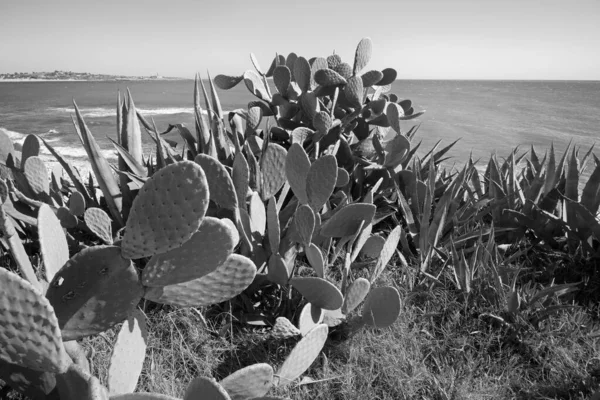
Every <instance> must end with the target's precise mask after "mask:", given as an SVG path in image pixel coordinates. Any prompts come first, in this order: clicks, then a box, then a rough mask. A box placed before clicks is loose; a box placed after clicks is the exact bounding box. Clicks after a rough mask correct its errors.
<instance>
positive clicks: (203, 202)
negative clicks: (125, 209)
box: [121, 161, 209, 259]
mask: <svg viewBox="0 0 600 400" xmlns="http://www.w3.org/2000/svg"><path fill="white" fill-rule="evenodd" d="M208 200H209V190H208V183H207V181H206V175H205V174H204V171H203V170H202V168H201V167H200V166H199V165H198V164H196V163H194V162H192V161H180V162H177V163H175V164H171V165H169V166H167V167H164V168H162V169H160V170H159V171H158V172H156V173H155V174H154V175H152V177H151V178H150V179H148V180H147V181H146V182H145V183H144V186H142V189H140V192H139V194H138V195H137V197H136V198H135V200H134V201H133V206H132V207H131V211H130V213H129V218H128V219H127V226H126V230H125V235H124V236H123V241H122V243H121V246H122V253H123V257H125V258H129V259H136V258H142V257H148V256H151V255H154V254H160V253H164V252H166V251H169V250H172V249H174V248H177V247H179V246H181V245H182V244H183V243H185V242H186V241H188V240H189V239H190V238H191V237H192V235H193V234H194V233H195V232H196V231H197V230H198V228H199V227H200V224H201V223H202V219H203V218H204V215H205V214H206V210H207V209H208Z"/></svg>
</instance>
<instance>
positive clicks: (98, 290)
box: [46, 246, 143, 340]
mask: <svg viewBox="0 0 600 400" xmlns="http://www.w3.org/2000/svg"><path fill="white" fill-rule="evenodd" d="M142 294H143V289H142V285H141V283H140V281H139V278H138V274H137V271H136V269H135V268H134V266H133V264H132V263H131V261H130V260H127V259H125V258H123V257H122V256H121V249H120V248H119V247H116V246H94V247H88V248H86V249H83V250H82V251H80V252H79V253H77V254H76V255H75V256H73V257H72V258H71V259H70V260H69V261H67V263H66V264H65V265H64V266H63V267H62V268H61V269H60V271H58V272H57V273H56V275H55V276H54V278H53V280H52V282H51V283H50V285H49V287H48V292H47V293H46V297H47V298H48V300H50V304H52V306H53V307H54V311H55V312H56V317H57V318H58V322H59V324H60V327H61V330H62V335H63V338H64V339H65V340H76V339H80V338H82V337H85V336H89V335H93V334H96V333H99V332H103V331H105V330H107V329H109V328H111V327H112V326H113V325H116V324H118V323H119V322H121V321H123V320H124V319H125V318H127V316H128V315H130V314H131V312H132V311H133V310H134V308H135V306H136V305H137V303H138V302H139V301H140V299H141V298H142Z"/></svg>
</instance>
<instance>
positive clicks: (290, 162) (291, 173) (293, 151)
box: [285, 143, 310, 204]
mask: <svg viewBox="0 0 600 400" xmlns="http://www.w3.org/2000/svg"><path fill="white" fill-rule="evenodd" d="M309 170H310V160H309V158H308V155H307V154H306V151H304V148H302V146H301V145H299V144H298V143H294V144H292V145H291V146H290V149H289V151H288V153H287V156H286V159H285V174H286V177H287V179H288V182H289V184H290V187H291V188H292V191H293V192H294V195H296V197H297V198H298V201H299V202H300V204H307V203H308V196H307V194H306V178H307V176H308V171H309Z"/></svg>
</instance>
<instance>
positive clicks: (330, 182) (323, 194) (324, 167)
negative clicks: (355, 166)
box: [292, 154, 338, 212]
mask: <svg viewBox="0 0 600 400" xmlns="http://www.w3.org/2000/svg"><path fill="white" fill-rule="evenodd" d="M337 172H338V167H337V160H336V159H335V157H334V156H333V155H331V154H328V155H325V156H322V157H320V158H318V159H317V160H316V161H315V162H314V163H313V164H312V165H311V166H310V170H309V171H308V175H307V176H306V194H307V196H308V204H309V205H310V206H311V208H312V209H313V210H314V211H316V212H318V211H320V210H321V208H322V207H323V206H324V205H325V203H326V202H327V200H329V196H331V194H332V193H333V190H334V189H335V184H336V182H337ZM292 189H293V187H292Z"/></svg>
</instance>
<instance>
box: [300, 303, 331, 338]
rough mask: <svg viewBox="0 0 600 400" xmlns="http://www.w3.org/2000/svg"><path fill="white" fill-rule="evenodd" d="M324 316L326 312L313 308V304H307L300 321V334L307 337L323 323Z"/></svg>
mask: <svg viewBox="0 0 600 400" xmlns="http://www.w3.org/2000/svg"><path fill="white" fill-rule="evenodd" d="M324 316H325V311H323V310H322V309H321V308H318V307H313V306H312V304H310V303H306V305H305V306H304V308H303V309H302V312H301V313H300V318H299V319H298V329H300V334H301V335H302V336H306V334H307V333H308V332H310V331H311V330H312V329H313V328H314V327H315V326H317V325H319V324H320V323H321V322H323V317H324Z"/></svg>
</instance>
